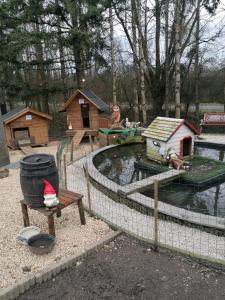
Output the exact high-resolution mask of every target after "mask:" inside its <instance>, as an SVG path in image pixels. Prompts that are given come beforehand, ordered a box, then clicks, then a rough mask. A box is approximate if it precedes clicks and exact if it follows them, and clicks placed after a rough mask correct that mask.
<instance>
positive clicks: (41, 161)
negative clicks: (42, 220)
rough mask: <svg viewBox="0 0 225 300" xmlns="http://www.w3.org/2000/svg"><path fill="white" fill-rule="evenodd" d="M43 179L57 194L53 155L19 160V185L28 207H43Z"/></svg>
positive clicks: (57, 179)
mask: <svg viewBox="0 0 225 300" xmlns="http://www.w3.org/2000/svg"><path fill="white" fill-rule="evenodd" d="M44 179H46V180H48V181H49V182H50V183H51V185H52V186H53V187H54V189H55V191H56V194H58V190H59V177H58V171H57V168H56V164H55V159H54V156H53V155H51V154H32V155H27V156H25V157H24V158H22V159H21V161H20V184H21V189H22V192H23V196H24V201H25V203H26V204H27V205H28V206H30V207H33V208H40V207H44V197H43V192H44V182H43V180H44Z"/></svg>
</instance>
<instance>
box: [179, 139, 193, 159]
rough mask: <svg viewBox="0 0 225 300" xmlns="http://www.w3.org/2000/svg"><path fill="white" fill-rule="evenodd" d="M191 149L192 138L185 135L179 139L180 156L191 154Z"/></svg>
mask: <svg viewBox="0 0 225 300" xmlns="http://www.w3.org/2000/svg"><path fill="white" fill-rule="evenodd" d="M191 149H192V138H191V137H190V136H189V137H186V138H184V139H183V140H182V141H181V153H180V154H181V158H182V157H185V156H190V155H191Z"/></svg>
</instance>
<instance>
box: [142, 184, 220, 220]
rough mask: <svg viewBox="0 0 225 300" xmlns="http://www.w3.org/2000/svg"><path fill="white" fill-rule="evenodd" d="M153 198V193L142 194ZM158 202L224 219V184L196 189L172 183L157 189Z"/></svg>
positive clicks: (149, 191) (150, 191)
mask: <svg viewBox="0 0 225 300" xmlns="http://www.w3.org/2000/svg"><path fill="white" fill-rule="evenodd" d="M144 194H145V195H146V196H149V197H151V198H153V191H152V190H148V191H146V192H144ZM159 200H160V201H162V202H165V203H168V204H172V205H175V206H178V207H181V208H184V209H187V210H192V211H196V212H200V213H203V214H208V215H214V216H219V217H225V183H222V184H219V185H216V186H212V187H208V188H204V189H203V188H201V189H200V188H196V187H194V186H192V185H188V184H185V183H180V182H173V183H169V184H167V185H164V186H162V187H161V188H160V189H159Z"/></svg>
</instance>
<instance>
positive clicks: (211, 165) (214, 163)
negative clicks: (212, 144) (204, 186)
mask: <svg viewBox="0 0 225 300" xmlns="http://www.w3.org/2000/svg"><path fill="white" fill-rule="evenodd" d="M188 161H189V162H190V171H189V172H186V173H185V174H184V175H182V178H183V180H184V181H189V182H194V183H201V182H203V181H210V180H213V179H214V178H215V177H216V178H218V176H222V175H225V163H224V162H221V161H218V160H214V159H211V158H207V157H202V156H197V155H195V156H193V157H192V158H190V159H189V160H188Z"/></svg>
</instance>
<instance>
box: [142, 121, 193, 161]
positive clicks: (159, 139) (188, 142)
mask: <svg viewBox="0 0 225 300" xmlns="http://www.w3.org/2000/svg"><path fill="white" fill-rule="evenodd" d="M196 135H199V131H198V130H197V129H196V128H195V127H193V126H192V125H190V124H189V123H188V122H187V121H185V120H184V119H174V118H164V117H157V118H156V119H155V120H154V121H153V122H152V123H151V124H150V125H149V127H148V128H147V129H146V130H145V131H144V132H143V133H142V136H144V137H146V139H147V140H146V144H147V157H148V158H149V159H151V160H154V161H157V162H160V163H164V162H166V158H167V155H168V154H169V152H171V151H172V152H174V153H177V154H178V156H179V157H180V158H181V159H183V158H185V157H188V156H191V155H192V154H193V150H194V139H195V136H196Z"/></svg>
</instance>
